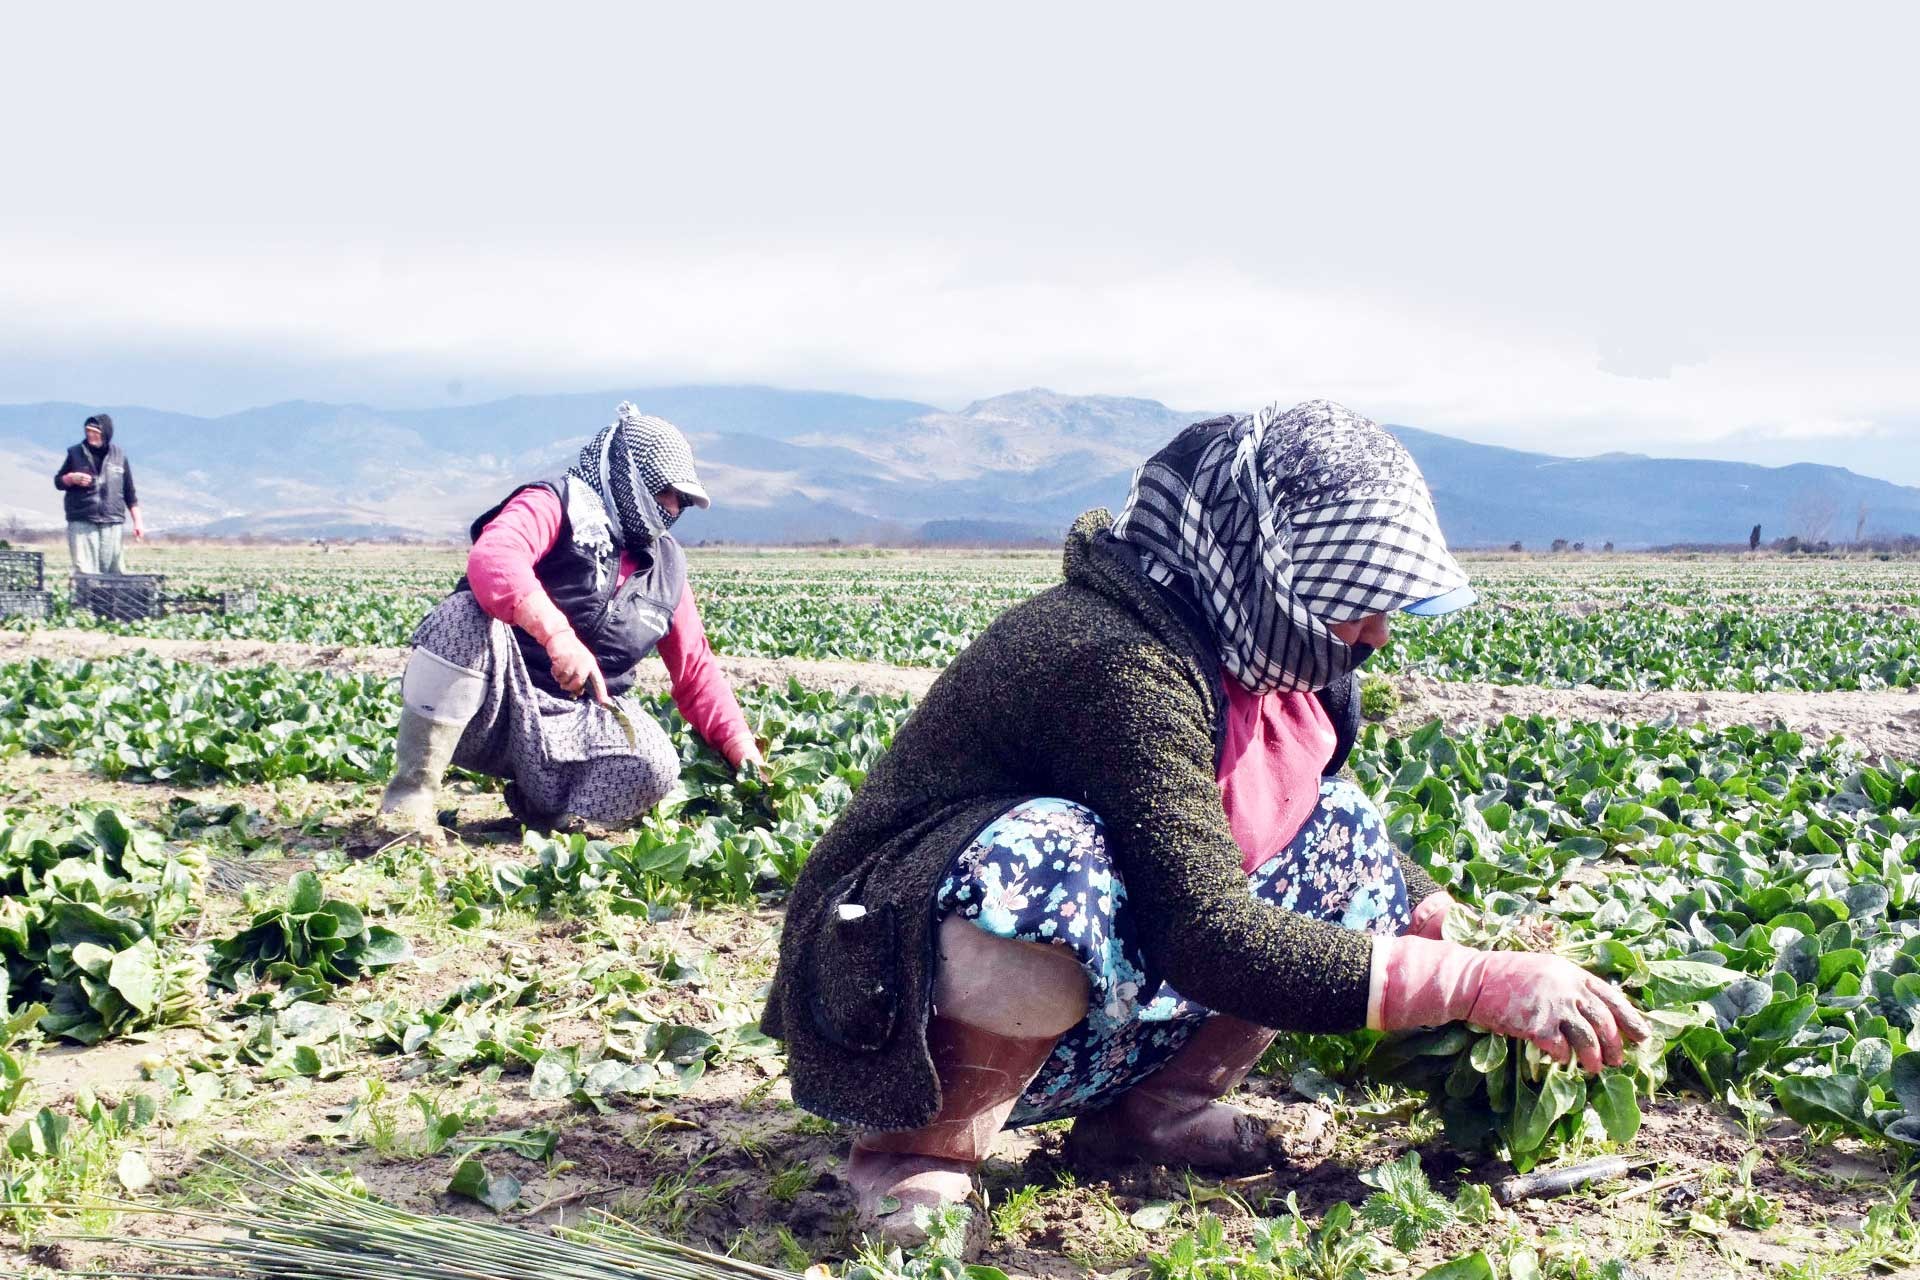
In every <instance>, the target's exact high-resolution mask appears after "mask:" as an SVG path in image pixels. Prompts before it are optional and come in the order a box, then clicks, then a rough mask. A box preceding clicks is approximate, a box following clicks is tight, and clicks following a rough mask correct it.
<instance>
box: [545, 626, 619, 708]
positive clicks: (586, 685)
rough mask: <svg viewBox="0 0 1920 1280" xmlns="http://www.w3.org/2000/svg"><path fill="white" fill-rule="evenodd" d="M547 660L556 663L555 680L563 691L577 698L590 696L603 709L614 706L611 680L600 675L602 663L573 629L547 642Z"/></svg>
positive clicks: (554, 667) (554, 668)
mask: <svg viewBox="0 0 1920 1280" xmlns="http://www.w3.org/2000/svg"><path fill="white" fill-rule="evenodd" d="M547 660H548V661H549V662H551V663H552V664H553V678H554V679H555V680H556V681H558V682H559V685H560V687H561V688H562V689H565V690H566V691H567V692H568V693H571V694H573V695H574V696H575V697H579V696H580V695H582V694H586V695H587V696H589V697H591V698H592V699H593V700H594V701H595V702H597V703H599V704H600V705H601V706H603V707H606V706H611V705H612V704H613V699H611V698H609V697H608V696H607V679H606V677H605V676H603V675H601V674H600V663H599V662H598V661H597V660H596V659H595V658H594V656H593V650H591V649H589V648H587V646H586V644H585V642H584V641H582V640H581V639H580V637H579V636H577V635H575V634H574V633H573V628H571V627H569V628H567V629H566V630H565V631H562V632H560V633H559V634H558V635H556V636H554V637H553V638H552V639H550V640H548V641H547Z"/></svg>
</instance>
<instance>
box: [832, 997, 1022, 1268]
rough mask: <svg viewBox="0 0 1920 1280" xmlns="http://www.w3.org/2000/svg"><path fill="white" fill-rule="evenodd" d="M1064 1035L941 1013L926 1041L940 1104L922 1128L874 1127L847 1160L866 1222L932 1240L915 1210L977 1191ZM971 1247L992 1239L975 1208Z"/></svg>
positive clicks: (910, 1238)
mask: <svg viewBox="0 0 1920 1280" xmlns="http://www.w3.org/2000/svg"><path fill="white" fill-rule="evenodd" d="M1058 1039H1059V1037H1057V1036H1003V1035H996V1034H994V1033H993V1032H990V1031H983V1030H981V1029H980V1028H978V1027H972V1026H968V1025H967V1024H966V1023H964V1022H956V1021H954V1020H953V1019H952V1018H947V1017H942V1016H941V1015H939V1014H935V1015H934V1016H933V1018H932V1019H931V1020H930V1021H929V1022H928V1023H927V1048H928V1050H929V1051H930V1052H931V1053H932V1056H933V1065H934V1069H935V1070H936V1071H938V1072H939V1076H940V1111H939V1114H938V1115H936V1116H935V1117H934V1118H933V1120H932V1121H931V1122H929V1123H928V1124H926V1125H925V1126H923V1127H921V1128H919V1129H909V1130H905V1131H901V1132H893V1133H867V1134H862V1135H861V1136H860V1137H858V1138H856V1139H855V1140H854V1143H853V1155H852V1157H851V1158H850V1159H849V1160H848V1161H847V1181H848V1183H849V1184H851V1186H852V1187H853V1193H854V1199H855V1204H856V1207H857V1214H858V1222H859V1225H860V1228H861V1229H862V1230H864V1231H866V1232H867V1233H869V1234H871V1235H875V1236H878V1237H880V1238H881V1239H883V1240H885V1241H887V1242H888V1243H889V1244H896V1245H901V1246H912V1245H916V1244H923V1243H925V1241H926V1238H927V1233H926V1229H925V1228H924V1227H923V1226H922V1225H921V1224H920V1223H918V1222H916V1221H914V1217H915V1215H914V1210H915V1209H919V1208H924V1209H938V1208H941V1207H943V1206H945V1205H954V1204H962V1203H964V1202H965V1201H966V1199H967V1197H968V1196H970V1195H972V1194H973V1170H974V1168H975V1167H976V1166H977V1165H979V1163H980V1162H981V1161H982V1160H984V1159H986V1158H987V1152H988V1151H990V1150H991V1149H992V1147H993V1140H994V1138H995V1137H996V1136H997V1135H998V1134H999V1132H1000V1130H1001V1129H1002V1128H1003V1127H1004V1126H1005V1125H1006V1123H1007V1117H1008V1116H1009V1115H1011V1114H1012V1113H1013V1107H1014V1104H1015V1103H1016V1102H1018V1101H1019V1100H1020V1091H1021V1090H1023V1089H1025V1088H1026V1087H1027V1083H1028V1082H1029V1081H1031V1080H1032V1079H1033V1078H1034V1077H1035V1076H1036V1075H1038V1074H1039V1073H1040V1068H1041V1067H1042V1066H1044V1065H1045V1064H1046V1061H1047V1055H1048V1054H1050V1053H1052V1052H1053V1046H1054V1042H1055V1041H1056V1040H1058ZM972 1226H973V1228H974V1230H970V1231H969V1232H968V1249H967V1252H968V1253H969V1254H972V1253H974V1252H977V1251H978V1249H979V1248H980V1246H982V1245H984V1244H985V1243H986V1222H985V1220H984V1219H983V1218H982V1217H981V1216H980V1215H979V1214H977V1213H976V1214H975V1215H974V1221H973V1223H972Z"/></svg>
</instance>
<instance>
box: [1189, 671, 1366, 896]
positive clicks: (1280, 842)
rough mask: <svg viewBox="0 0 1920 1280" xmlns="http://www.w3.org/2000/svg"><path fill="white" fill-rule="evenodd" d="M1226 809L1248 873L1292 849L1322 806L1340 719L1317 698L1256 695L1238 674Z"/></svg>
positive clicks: (1231, 699)
mask: <svg viewBox="0 0 1920 1280" xmlns="http://www.w3.org/2000/svg"><path fill="white" fill-rule="evenodd" d="M1223 683H1225V685H1226V687H1227V733H1226V745H1225V747H1224V748H1223V749H1222V750H1221V753H1220V767H1219V771H1218V778H1219V782H1220V803H1221V805H1222V806H1223V807H1224V808H1225V809H1226V813H1227V826H1228V828H1229V829H1230V830H1232V832H1233V842H1234V843H1235V844H1237V845H1239V846H1240V855H1241V859H1240V866H1241V869H1242V870H1244V871H1246V872H1248V873H1249V874H1251V873H1252V871H1253V870H1254V868H1256V867H1258V866H1259V865H1260V864H1261V863H1263V862H1265V861H1267V860H1268V859H1269V858H1271V857H1273V856H1274V855H1275V854H1277V853H1279V852H1280V851H1281V850H1282V849H1285V848H1286V847H1287V845H1288V844H1289V843H1290V842H1291V841H1292V840H1293V838H1294V836H1296V835H1298V834H1299V833H1300V828H1302V827H1303V826H1305V825H1306V823H1307V819H1308V818H1309V817H1311V816H1312V814H1313V811H1314V809H1315V808H1316V807H1317V806H1318V805H1319V803H1320V776H1321V771H1322V770H1324V769H1325V768H1326V767H1327V761H1328V760H1330V759H1332V757H1333V749H1334V747H1335V745H1336V744H1337V743H1338V741H1339V738H1338V735H1337V734H1335V732H1334V728H1333V721H1332V720H1330V719H1328V718H1327V710H1326V708H1325V707H1323V706H1321V705H1320V699H1318V698H1316V697H1315V696H1314V695H1313V694H1311V693H1268V694H1258V693H1252V692H1249V691H1248V690H1247V688H1246V687H1245V686H1244V685H1242V684H1241V683H1240V682H1239V681H1238V680H1235V679H1234V678H1233V677H1232V676H1231V675H1229V676H1227V677H1226V679H1225V681H1224V682H1223Z"/></svg>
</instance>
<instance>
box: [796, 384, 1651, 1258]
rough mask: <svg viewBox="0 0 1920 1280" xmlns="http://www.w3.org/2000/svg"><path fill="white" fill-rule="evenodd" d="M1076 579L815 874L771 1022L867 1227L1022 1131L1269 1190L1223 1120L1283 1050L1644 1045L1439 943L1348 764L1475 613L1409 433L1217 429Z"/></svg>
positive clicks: (1585, 1059)
mask: <svg viewBox="0 0 1920 1280" xmlns="http://www.w3.org/2000/svg"><path fill="white" fill-rule="evenodd" d="M1065 578H1066V580H1065V582H1064V583H1062V584H1061V585H1060V586H1057V587H1054V588H1052V589H1051V590H1049V591H1046V592H1043V593H1042V594H1040V595H1039V596H1036V597H1034V598H1033V599H1031V600H1028V601H1026V602H1024V603H1022V604H1019V605H1016V606H1014V607H1013V608H1011V609H1009V610H1008V611H1007V612H1006V613H1004V614H1003V615H1001V617H1000V618H999V619H997V620H996V621H995V622H994V623H993V625H992V626H990V627H988V628H987V630H986V631H985V632H983V633H982V634H981V635H980V637H979V638H978V639H977V640H975V641H974V642H973V643H972V644H971V645H969V646H968V647H967V649H966V651H965V652H964V653H962V654H961V655H960V656H959V657H957V658H955V659H954V661H953V662H952V663H951V664H950V665H949V666H948V667H947V669H946V670H945V672H943V673H942V674H941V676H940V678H939V679H938V680H937V681H936V682H935V683H934V685H933V687H932V689H930V690H929V691H928V693H927V696H926V698H925V700H924V701H923V702H922V703H921V704H920V706H919V707H918V708H917V709H916V710H915V712H914V714H913V716H912V717H911V718H910V719H909V720H908V721H907V723H906V724H905V725H904V726H902V728H901V730H900V732H899V734H898V735H897V736H896V737H895V739H894V742H893V746H892V748H891V749H890V750H889V751H888V753H887V754H886V756H885V757H884V758H883V759H882V760H881V761H880V762H879V763H878V764H876V765H875V766H874V769H873V771H872V772H871V773H870V774H868V776H867V779H866V782H865V784H864V785H863V786H862V787H861V789H860V791H859V794H858V795H856V796H855V797H854V800H853V803H852V804H851V805H849V806H848V808H847V810H846V812H845V813H844V814H842V815H841V817H840V819H839V821H837V822H836V823H835V824H834V826H833V828H832V829H831V830H830V831H828V832H827V834H826V835H825V836H824V837H822V838H821V840H820V842H819V843H818V844H817V845H816V846H815V847H814V850H813V853H812V855H811V857H810V858H809V860H808V862H807V865H806V868H805V870H804V872H803V873H802V875H801V877H800V880H799V883H798V884H797V885H795V887H794V893H793V898H792V901H791V903H790V904H789V907H788V911H787V920H786V927H785V931H784V934H783V936H782V938H781V946H780V967H779V972H778V974H777V975H776V977H775V981H774V987H773V992H772V995H771V997H770V999H769V1001H768V1004H767V1009H766V1015H765V1018H764V1020H763V1026H764V1027H765V1028H766V1030H767V1031H768V1032H769V1033H770V1034H772V1035H775V1036H778V1037H780V1038H782V1039H783V1040H785V1041H786V1044H787V1050H788V1057H789V1064H790V1070H791V1075H792V1081H793V1095H794V1100H795V1101H796V1102H797V1103H799V1104H800V1105H801V1106H803V1107H805V1108H807V1109H808V1110H810V1111H813V1112H816V1113H818V1114H820V1115H824V1116H827V1117H829V1118H830V1119H833V1120H837V1121H840V1122H842V1123H844V1124H848V1125H852V1126H854V1127H856V1128H858V1129H859V1130H861V1131H862V1132H861V1134H860V1136H859V1137H858V1138H856V1140H855V1142H854V1147H853V1155H852V1159H851V1160H850V1162H849V1165H848V1176H849V1180H850V1181H851V1182H852V1184H853V1188H854V1191H855V1194H856V1197H857V1200H858V1204H859V1212H860V1217H861V1221H862V1225H863V1226H865V1227H866V1228H868V1229H870V1230H874V1231H877V1232H879V1233H880V1234H882V1235H884V1236H886V1237H888V1238H890V1239H892V1240H895V1241H899V1242H910V1241H912V1240H914V1239H916V1238H918V1237H920V1236H922V1235H923V1234H924V1228H925V1222H926V1210H928V1209H931V1208H934V1207H937V1206H939V1205H943V1204H951V1203H957V1202H959V1201H962V1200H964V1199H965V1198H966V1197H967V1196H968V1195H969V1193H970V1191H971V1187H972V1181H971V1179H972V1171H973V1169H974V1167H975V1166H976V1165H977V1164H978V1163H979V1162H980V1161H981V1160H982V1159H984V1158H985V1157H986V1154H987V1151H988V1149H989V1148H990V1146H991V1145H992V1142H993V1138H994V1135H995V1134H996V1133H998V1132H999V1130H1000V1129H1001V1128H1003V1127H1005V1126H1007V1125H1008V1124H1010V1123H1011V1124H1013V1125H1023V1124H1032V1123H1035V1122H1038V1121H1042V1120H1052V1119H1060V1118H1064V1117H1068V1116H1072V1117H1076V1119H1075V1123H1074V1126H1073V1129H1072V1131H1071V1133H1070V1134H1069V1136H1068V1139H1067V1154H1068V1156H1069V1158H1070V1159H1073V1160H1076V1161H1108V1160H1115V1159H1142V1160H1150V1161H1155V1162H1159V1163H1165V1164H1180V1165H1189V1166H1194V1167H1200V1168H1207V1169H1213V1170H1218V1171H1246V1170H1249V1169H1255V1168H1264V1167H1271V1166H1272V1164H1273V1163H1274V1162H1275V1161H1277V1160H1280V1159H1283V1158H1284V1157H1285V1154H1286V1153H1285V1148H1284V1144H1283V1142H1282V1133H1281V1131H1280V1130H1279V1129H1278V1128H1274V1129H1269V1128H1267V1127H1266V1126H1263V1125H1262V1124H1260V1123H1259V1122H1257V1121H1255V1120H1254V1118H1253V1117H1251V1116H1249V1115H1248V1114H1246V1113H1245V1112H1243V1111H1241V1110H1239V1109H1238V1108H1236V1107H1232V1106H1229V1105H1227V1104H1225V1103H1223V1102H1218V1101H1216V1099H1218V1098H1220V1097H1221V1096H1222V1095H1224V1094H1225V1093H1226V1092H1228V1091H1229V1090H1230V1089H1231V1088H1233V1086H1234V1085H1236V1084H1238V1083H1239V1082H1240V1080H1241V1079H1242V1078H1244V1077H1245V1075H1246V1074H1247V1072H1248V1071H1249V1070H1251V1069H1252V1067H1253V1064H1254V1063H1255V1062H1256V1061H1257V1060H1258V1058H1259V1057H1260V1054H1261V1052H1262V1051H1263V1050H1264V1049H1265V1048H1266V1046H1267V1044H1268V1043H1269V1042H1270V1041H1271V1040H1272V1038H1273V1036H1274V1034H1275V1029H1289V1030H1298V1031H1308V1032H1346V1031H1354V1030H1357V1029H1359V1028H1361V1027H1373V1028H1376V1029H1381V1030H1397V1029H1402V1028H1408V1027H1416V1026H1431V1025H1438V1024H1442V1023H1446V1022H1450V1021H1456V1020H1468V1021H1471V1022H1473V1023H1474V1024H1476V1025H1478V1026H1482V1027H1486V1028H1488V1029H1490V1030H1493V1031H1498V1032H1502V1033H1504V1034H1508V1035H1514V1036H1521V1037H1524V1038H1526V1039H1528V1040H1530V1041H1532V1042H1533V1043H1535V1044H1537V1045H1539V1046H1540V1047H1541V1049H1543V1050H1544V1051H1545V1052H1547V1053H1548V1054H1550V1055H1552V1056H1553V1057H1554V1058H1556V1059H1558V1060H1560V1061H1562V1062H1566V1061H1570V1060H1575V1059H1577V1060H1578V1061H1579V1063H1580V1064H1581V1065H1582V1066H1583V1067H1585V1068H1587V1069H1588V1070H1598V1069H1599V1068H1600V1066H1601V1065H1602V1064H1603V1063H1607V1064H1617V1063H1619V1062H1620V1061H1621V1056H1622V1051H1623V1041H1637V1040H1639V1039H1640V1038H1642V1037H1643V1036H1645V1035H1646V1033H1647V1027H1646V1024H1645V1022H1644V1021H1643V1020H1642V1019H1641V1018H1640V1016H1639V1014H1638V1013H1637V1012H1636V1011H1635V1010H1634V1008H1633V1006H1632V1005H1631V1004H1630V1003H1629V1002H1628V1001H1627V999H1626V998H1625V996H1623V995H1622V994H1621V993H1620V992H1618V991H1617V990H1615V989H1614V988H1612V987H1611V986H1609V985H1608V984H1606V983H1604V982H1602V981H1600V980H1598V979H1596V978H1592V977H1590V976H1589V975H1587V974H1586V973H1585V972H1584V971H1583V970H1581V969H1580V968H1578V967H1577V966H1575V965H1573V964H1571V963H1569V962H1568V961H1566V960H1562V959H1559V958H1557V957H1552V956H1538V955H1530V954H1522V953H1485V952H1478V951H1473V950H1470V949H1468V948H1466V947H1462V946H1459V945H1457V944H1454V943H1450V942H1446V941H1442V940H1441V925H1442V923H1443V921H1444V919H1445V917H1446V913H1447V911H1448V909H1449V908H1450V907H1451V905H1452V900H1451V899H1450V898H1449V897H1448V896H1447V895H1446V894H1445V893H1444V892H1442V891H1440V890H1439V889H1437V888H1436V886H1435V885H1434V883H1433V881H1432V880H1431V879H1430V878H1429V877H1428V876H1426V875H1425V874H1424V873H1423V872H1422V871H1421V870H1420V869H1419V868H1418V867H1417V866H1414V865H1413V864H1411V863H1410V862H1408V861H1406V860H1405V859H1404V858H1403V857H1401V856H1399V855H1398V854H1397V853H1396V852H1395V851H1394V849H1393V847H1392V845H1391V843H1390V842H1389V840H1388V839H1387V834H1386V831H1385V825H1384V823H1383V821H1382V819H1381V817H1380V814H1379V813H1378V811H1377V810H1375V809H1374V807H1373V805H1372V804H1371V802H1370V801H1369V800H1368V799H1367V797H1366V796H1365V795H1364V794H1363V793H1362V792H1360V791H1359V790H1358V789H1357V788H1356V787H1355V786H1354V785H1353V784H1352V783H1351V782H1348V781H1345V780H1343V779H1340V778H1337V777H1335V776H1334V775H1335V773H1336V772H1337V770H1338V769H1339V768H1340V766H1341V765H1342V764H1343V763H1344V761H1345V758H1346V752H1347V749H1348V748H1349V747H1350V746H1351V744H1352V740H1353V733H1354V729H1355V727H1356V723H1357V718H1358V716H1357V707H1355V705H1354V703H1355V701H1356V699H1354V697H1353V683H1354V678H1353V672H1354V670H1355V668H1357V667H1358V666H1359V665H1360V663H1361V662H1363V661H1364V660H1365V659H1366V656H1367V655H1368V654H1369V653H1371V652H1372V651H1373V650H1374V649H1375V648H1377V647H1378V646H1380V645H1382V644H1384V643H1386V640H1387V617H1388V615H1389V614H1391V613H1394V612H1396V611H1408V612H1414V613H1425V614H1437V613H1444V612H1447V611H1449V610H1451V609H1454V608H1458V607H1460V606H1462V605H1464V604H1469V603H1471V602H1472V600H1473V598H1474V597H1473V593H1472V591H1471V590H1470V589H1469V588H1468V587H1467V582H1466V576H1465V575H1464V574H1463V573H1462V572H1461V571H1460V568H1459V566H1458V565H1457V564H1456V563H1455V562H1454V560H1453V557H1452V556H1451V555H1450V554H1448V552H1447V549H1446V546H1445V543H1444V541H1443V540H1442V538H1441V535H1440V530H1439V526H1438V522H1437V521H1436V520H1435V518H1434V514H1433V503H1432V499H1431V497H1430V496H1429V494H1428V492H1427V487H1426V482H1425V481H1424V480H1423V479H1422V478H1421V476H1420V472H1419V469H1418V468H1417V467H1416V466H1415V465H1414V462H1413V459H1412V458H1411V457H1410V456H1408V454H1407V452H1406V451H1405V449H1403V448H1402V447H1401V446H1400V444H1399V443H1398V442H1397V441H1396V440H1394V439H1393V437H1392V436H1390V435H1388V434H1387V433H1386V432H1385V431H1383V430H1381V429H1380V428H1379V427H1377V426H1375V425H1374V424H1373V423H1371V422H1369V421H1367V420H1366V419H1364V418H1361V417H1359V416H1358V415H1356V414H1353V413H1351V412H1349V411H1348V410H1346V409H1343V408H1341V407H1340V406H1338V405H1334V404H1329V403H1327V402H1325V401H1311V402H1309V403H1306V404H1302V405H1299V406H1297V407H1295V408H1294V409H1292V410H1290V411H1288V412H1286V413H1284V414H1283V413H1279V412H1277V411H1276V410H1268V411H1266V412H1264V413H1261V414H1258V415H1255V416H1252V417H1242V418H1217V419H1214V420H1212V421H1208V422H1202V423H1198V424H1196V425H1194V426H1192V427H1189V428H1188V429H1187V430H1186V431H1184V432H1183V433H1181V435H1180V436H1179V437H1178V438H1176V439H1175V440H1174V441H1173V442H1172V443H1171V444H1170V445H1168V446H1167V447H1166V448H1164V449H1162V450H1161V451H1160V452H1159V453H1158V454H1155V455H1154V456H1153V457H1152V458H1151V459H1149V460H1148V462H1147V463H1146V465H1145V466H1143V467H1142V468H1141V470H1140V472H1139V474H1138V475H1136V476H1135V478H1134V485H1133V491H1132V493H1131V494H1130V495H1129V497H1128V501H1127V505H1126V507H1125V509H1124V510H1123V511H1122V512H1121V515H1120V517H1119V519H1118V520H1112V519H1110V518H1109V517H1108V516H1107V513H1106V512H1104V511H1094V512H1089V513H1088V514H1087V515H1084V516H1082V517H1081V518H1080V519H1079V521H1078V522H1076V523H1075V525H1074V527H1073V530H1072V531H1071V533H1070V534H1069V535H1068V538H1067V545H1066V556H1065Z"/></svg>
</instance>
